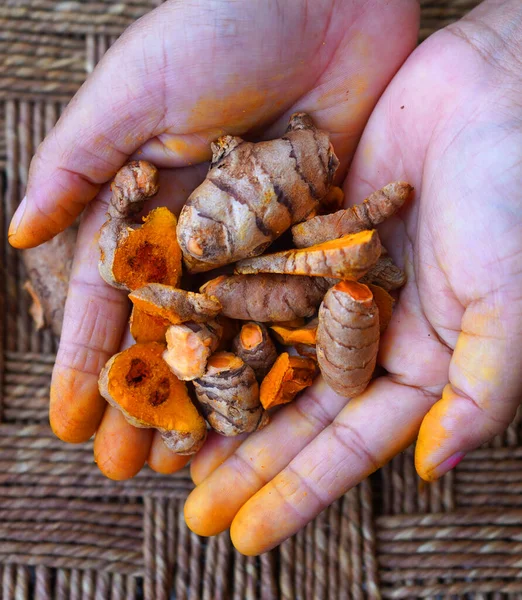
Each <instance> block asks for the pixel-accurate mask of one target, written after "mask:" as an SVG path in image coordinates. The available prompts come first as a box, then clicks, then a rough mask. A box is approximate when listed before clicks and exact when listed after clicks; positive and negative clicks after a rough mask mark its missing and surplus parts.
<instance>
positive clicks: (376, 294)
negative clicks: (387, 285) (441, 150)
mask: <svg viewBox="0 0 522 600" xmlns="http://www.w3.org/2000/svg"><path fill="white" fill-rule="evenodd" d="M368 287H369V288H370V290H371V292H372V294H373V299H374V300H375V304H376V305H377V308H378V309H379V331H380V334H381V335H382V334H383V333H384V332H385V331H386V329H387V328H388V325H389V324H390V321H391V318H392V312H393V303H394V302H395V300H394V299H393V298H392V297H391V296H390V294H388V292H387V291H386V290H385V289H384V288H382V287H380V286H379V285H373V284H371V283H370V284H368Z"/></svg>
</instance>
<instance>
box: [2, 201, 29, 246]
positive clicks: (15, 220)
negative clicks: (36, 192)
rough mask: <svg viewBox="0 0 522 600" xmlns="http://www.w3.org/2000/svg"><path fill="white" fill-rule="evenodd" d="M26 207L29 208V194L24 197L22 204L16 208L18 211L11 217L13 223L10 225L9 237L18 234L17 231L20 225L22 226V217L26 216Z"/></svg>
mask: <svg viewBox="0 0 522 600" xmlns="http://www.w3.org/2000/svg"><path fill="white" fill-rule="evenodd" d="M26 208H27V196H25V197H24V199H23V200H22V202H20V205H19V206H18V208H17V209H16V212H15V214H14V215H13V218H12V219H11V224H10V225H9V232H8V234H7V235H8V237H12V236H14V235H16V232H17V231H18V227H20V223H21V222H22V219H23V218H24V214H25V209H26Z"/></svg>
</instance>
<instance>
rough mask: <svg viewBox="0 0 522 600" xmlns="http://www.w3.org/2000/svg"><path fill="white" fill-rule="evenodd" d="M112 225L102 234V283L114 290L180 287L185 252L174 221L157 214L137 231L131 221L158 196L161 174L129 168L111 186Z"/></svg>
mask: <svg viewBox="0 0 522 600" xmlns="http://www.w3.org/2000/svg"><path fill="white" fill-rule="evenodd" d="M111 189H112V199H111V202H110V204H109V210H108V220H107V221H106V222H105V224H104V225H103V226H102V228H101V230H100V239H99V246H100V251H101V253H100V263H99V270H100V274H101V276H102V278H103V279H104V280H105V281H106V282H107V283H108V284H109V285H112V286H113V287H116V288H119V289H123V290H134V289H137V288H140V287H142V286H143V285H146V284H147V283H152V282H155V283H164V284H167V285H173V286H175V285H177V284H178V282H179V278H180V276H181V249H180V248H179V245H178V242H177V240H176V224H177V221H176V217H175V216H174V215H173V214H172V213H171V212H170V211H169V210H168V209H167V208H156V209H155V210H152V211H151V212H150V213H149V214H148V215H147V216H146V217H145V218H144V219H143V221H144V223H143V225H136V224H135V223H134V222H133V217H135V215H137V214H138V213H139V212H141V210H142V209H143V206H144V203H145V200H146V199H147V198H149V197H151V196H153V195H154V194H156V193H157V191H158V171H157V169H156V167H154V166H153V165H151V164H150V163H148V162H146V161H143V160H140V161H134V162H130V163H128V164H127V165H125V166H124V167H123V168H122V169H120V170H119V171H118V173H117V174H116V177H115V178H114V182H113V184H112V187H111Z"/></svg>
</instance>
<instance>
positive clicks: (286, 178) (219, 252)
mask: <svg viewBox="0 0 522 600" xmlns="http://www.w3.org/2000/svg"><path fill="white" fill-rule="evenodd" d="M212 151H213V158H212V164H211V168H210V171H209V172H208V175H207V177H206V179H205V181H204V182H203V183H202V184H201V185H200V186H199V187H198V188H196V189H195V190H194V192H192V194H191V195H190V197H189V199H188V200H187V203H186V204H185V206H184V207H183V210H182V211H181V214H180V217H179V223H178V228H177V231H178V241H179V244H180V246H181V249H182V251H183V258H184V261H185V265H186V266H187V268H188V270H189V271H190V272H191V273H197V272H201V271H208V270H210V269H213V268H215V267H219V266H222V265H225V264H229V263H232V262H235V261H237V260H240V259H242V258H247V257H250V256H257V255H259V254H261V253H262V252H264V251H265V250H266V248H267V247H268V246H269V245H270V244H271V243H272V242H273V241H274V240H275V239H277V238H278V237H279V236H280V235H281V234H282V233H283V232H284V231H286V230H287V229H288V228H289V227H291V226H292V225H293V224H294V223H298V222H300V221H302V220H303V219H304V218H305V217H306V216H307V215H308V214H309V213H310V212H311V211H312V210H313V209H314V208H315V207H316V206H318V201H319V200H320V199H321V198H322V197H323V196H325V195H326V193H327V192H328V189H329V187H330V185H331V182H332V179H333V176H334V174H335V171H336V169H337V166H338V164H339V161H338V160H337V157H336V156H335V154H334V152H333V149H332V146H331V144H330V142H329V139H328V135H327V134H326V133H325V132H323V131H320V130H318V129H316V128H315V126H314V124H313V122H312V119H311V118H310V117H309V116H308V115H306V114H304V113H296V114H294V115H292V117H291V118H290V123H289V125H288V129H287V132H286V134H285V135H284V136H283V137H282V138H280V139H277V140H272V141H269V142H259V143H257V144H253V143H250V142H245V141H243V140H242V139H241V138H239V137H232V136H229V135H226V136H223V137H221V138H219V140H218V141H217V142H216V143H215V144H212Z"/></svg>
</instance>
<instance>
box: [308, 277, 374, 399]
mask: <svg viewBox="0 0 522 600" xmlns="http://www.w3.org/2000/svg"><path fill="white" fill-rule="evenodd" d="M378 349H379V311H378V309H377V305H376V304H375V301H374V300H373V295H372V293H371V291H370V289H369V288H368V287H367V286H365V285H362V284H360V283H355V282H352V281H342V282H340V283H338V284H337V285H335V286H334V287H332V288H331V289H330V290H328V292H327V293H326V295H325V297H324V300H323V302H322V304H321V307H320V309H319V325H318V327H317V360H318V362H319V367H320V369H321V373H322V375H323V377H324V379H325V381H326V383H327V384H328V385H329V386H330V387H331V388H332V389H333V390H334V391H335V392H337V393H338V394H340V395H341V396H345V397H347V398H353V397H355V396H358V395H359V394H361V393H362V392H363V391H364V390H365V388H366V386H367V385H368V383H369V382H370V379H371V377H372V373H373V370H374V368H375V363H376V358H377V350H378Z"/></svg>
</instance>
